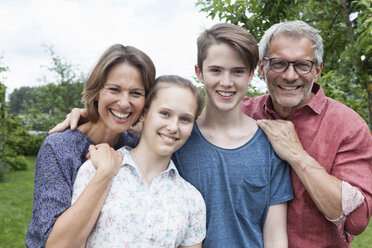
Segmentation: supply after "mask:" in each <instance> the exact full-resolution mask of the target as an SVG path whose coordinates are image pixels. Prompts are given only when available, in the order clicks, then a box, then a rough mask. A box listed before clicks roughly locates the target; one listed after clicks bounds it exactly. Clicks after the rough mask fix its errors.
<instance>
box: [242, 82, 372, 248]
mask: <svg viewBox="0 0 372 248" xmlns="http://www.w3.org/2000/svg"><path fill="white" fill-rule="evenodd" d="M312 91H313V93H314V94H315V96H314V97H313V98H312V99H311V100H310V101H309V102H308V103H307V104H306V105H305V106H303V107H302V108H300V109H298V110H296V111H295V112H294V113H293V114H292V115H291V116H290V117H289V118H288V120H289V121H291V122H292V123H293V124H294V126H295V129H296V131H297V134H298V136H299V139H300V141H301V143H302V146H303V148H304V149H305V150H306V151H307V153H308V154H309V155H310V156H312V157H313V158H314V159H316V160H317V161H318V163H319V164H320V165H322V166H323V167H324V168H325V169H326V170H327V172H328V173H330V174H331V175H333V176H335V177H337V178H339V179H341V180H343V181H345V182H348V183H350V184H351V185H352V186H354V187H356V188H357V189H359V190H360V192H361V193H362V194H363V196H364V197H365V200H364V202H363V203H362V204H361V205H360V206H359V207H358V208H357V209H355V210H354V211H353V212H352V213H350V215H349V216H347V218H346V221H345V224H344V231H345V232H347V233H349V234H352V235H358V234H359V233H361V232H362V231H363V230H364V229H365V228H366V227H367V225H368V222H369V219H370V216H371V213H372V136H371V133H370V131H369V128H368V126H367V124H366V123H365V121H364V120H363V119H362V118H361V117H360V116H359V115H358V114H357V113H355V112H354V111H353V110H352V109H350V108H348V107H346V106H345V105H343V104H341V103H339V102H337V101H335V100H333V99H330V98H328V97H326V96H325V95H324V92H323V90H322V88H321V86H320V85H319V84H314V87H313V89H312ZM241 107H242V111H243V112H244V113H245V114H247V115H248V116H250V117H252V118H253V119H256V120H258V119H274V120H275V119H280V117H279V116H278V115H277V114H276V113H275V112H274V110H273V104H272V101H271V97H270V96H269V95H263V96H259V97H255V98H248V97H246V98H244V99H243V101H242V106H241ZM291 176H292V184H293V189H294V194H295V197H294V199H293V200H292V201H290V202H289V203H288V215H287V226H288V240H289V247H293V248H298V247H306V248H311V247H314V248H315V247H316V248H318V247H337V248H340V247H350V242H351V240H352V239H350V237H349V238H347V239H346V241H344V239H343V238H342V237H340V235H339V232H338V231H337V228H336V225H334V224H333V223H332V222H330V221H328V220H327V219H326V218H325V216H324V215H323V214H322V213H321V212H320V211H319V210H318V208H317V207H316V205H315V203H314V202H313V200H312V199H311V197H310V195H309V193H308V192H307V191H306V189H305V187H304V186H303V184H302V183H301V181H300V179H299V178H298V177H297V175H296V174H295V173H294V171H293V170H292V171H291Z"/></svg>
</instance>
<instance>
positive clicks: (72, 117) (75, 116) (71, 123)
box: [48, 108, 88, 134]
mask: <svg viewBox="0 0 372 248" xmlns="http://www.w3.org/2000/svg"><path fill="white" fill-rule="evenodd" d="M87 118H88V115H87V111H86V110H85V109H79V108H73V109H72V110H71V112H70V113H69V114H68V115H67V116H66V119H65V120H64V121H63V122H61V123H58V124H57V125H56V126H55V127H54V128H52V129H51V130H49V132H48V133H49V134H52V133H56V132H62V131H64V130H66V129H67V128H71V130H75V129H76V128H77V126H78V123H79V120H80V119H87Z"/></svg>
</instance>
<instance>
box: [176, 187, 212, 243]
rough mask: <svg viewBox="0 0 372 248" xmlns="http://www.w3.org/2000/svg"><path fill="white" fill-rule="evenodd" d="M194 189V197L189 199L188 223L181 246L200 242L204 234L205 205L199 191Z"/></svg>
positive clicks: (205, 231)
mask: <svg viewBox="0 0 372 248" xmlns="http://www.w3.org/2000/svg"><path fill="white" fill-rule="evenodd" d="M194 190H195V192H196V193H195V197H193V198H192V199H191V201H190V208H191V211H190V216H189V218H190V224H189V229H188V232H187V234H186V236H185V239H184V240H183V241H182V244H181V245H182V246H191V245H196V244H199V243H200V242H202V241H203V240H204V238H205V236H206V233H207V230H206V207H205V203H204V199H203V197H202V195H201V194H200V192H199V191H197V190H196V189H194Z"/></svg>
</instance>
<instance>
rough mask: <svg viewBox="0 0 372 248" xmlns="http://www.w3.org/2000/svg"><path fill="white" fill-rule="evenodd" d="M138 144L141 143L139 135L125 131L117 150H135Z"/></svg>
mask: <svg viewBox="0 0 372 248" xmlns="http://www.w3.org/2000/svg"><path fill="white" fill-rule="evenodd" d="M138 142H139V137H138V135H137V134H135V133H132V132H130V131H125V132H124V133H123V134H122V136H121V140H120V142H119V145H118V146H117V147H116V148H121V147H123V146H128V147H132V148H134V147H136V146H137V145H138Z"/></svg>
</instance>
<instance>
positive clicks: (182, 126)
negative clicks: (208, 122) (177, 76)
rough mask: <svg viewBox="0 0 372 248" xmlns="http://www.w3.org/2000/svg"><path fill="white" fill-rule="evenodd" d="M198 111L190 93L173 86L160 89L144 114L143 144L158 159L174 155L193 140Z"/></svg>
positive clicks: (193, 97) (186, 89) (188, 90)
mask: <svg viewBox="0 0 372 248" xmlns="http://www.w3.org/2000/svg"><path fill="white" fill-rule="evenodd" d="M196 108H197V103H196V98H195V96H194V95H193V93H192V92H191V90H190V89H188V88H184V87H181V86H172V85H170V86H168V85H166V86H165V87H163V88H160V89H159V90H158V93H157V96H156V97H155V98H154V99H153V100H152V102H151V105H150V107H149V109H148V110H147V111H146V113H145V114H144V124H143V130H142V136H141V141H143V142H145V143H147V144H148V147H149V148H150V149H152V150H153V151H154V153H155V154H157V155H160V156H170V155H172V153H174V152H175V151H177V150H178V149H179V148H180V147H181V146H182V145H183V144H184V143H185V142H186V140H187V138H188V137H189V136H190V134H191V131H192V127H193V124H194V120H195V113H196Z"/></svg>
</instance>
